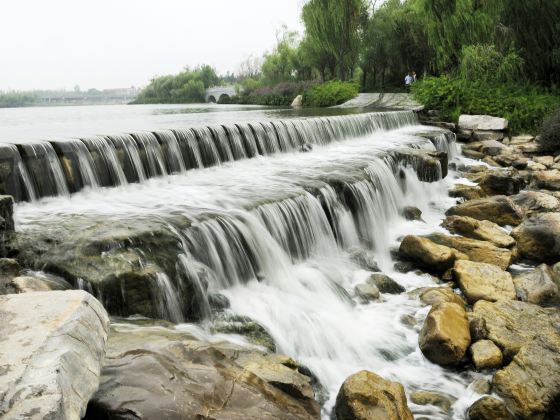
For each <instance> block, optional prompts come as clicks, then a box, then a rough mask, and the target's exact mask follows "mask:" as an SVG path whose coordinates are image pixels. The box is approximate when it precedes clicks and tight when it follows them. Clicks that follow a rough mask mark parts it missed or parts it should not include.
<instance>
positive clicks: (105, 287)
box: [0, 112, 560, 419]
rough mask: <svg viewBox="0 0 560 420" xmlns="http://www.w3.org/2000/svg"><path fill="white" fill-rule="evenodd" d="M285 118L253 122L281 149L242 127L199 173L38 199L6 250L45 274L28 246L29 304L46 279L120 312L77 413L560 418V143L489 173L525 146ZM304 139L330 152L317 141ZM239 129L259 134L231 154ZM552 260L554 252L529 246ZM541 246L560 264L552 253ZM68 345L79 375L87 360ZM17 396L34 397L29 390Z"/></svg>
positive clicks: (402, 118) (22, 275)
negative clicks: (555, 179) (543, 181)
mask: <svg viewBox="0 0 560 420" xmlns="http://www.w3.org/2000/svg"><path fill="white" fill-rule="evenodd" d="M467 120H468V119H467ZM471 123H472V120H471ZM485 123H488V121H486V120H485ZM491 123H492V124H490V125H487V126H481V125H477V127H476V129H474V127H473V130H472V131H473V133H471V135H472V136H473V137H474V136H476V137H477V138H478V137H480V136H481V135H482V134H481V131H480V129H482V128H484V132H485V133H486V134H485V135H487V136H490V133H491V134H492V135H493V136H494V137H500V136H503V137H504V138H505V137H507V133H505V132H504V131H503V128H504V126H505V122H503V121H494V120H491ZM494 123H498V125H493V124H494ZM477 124H478V123H477ZM500 124H501V125H500ZM270 127H276V130H282V131H281V133H283V135H282V136H280V135H278V136H277V137H276V136H275V138H276V139H277V140H278V141H280V139H282V143H279V146H278V147H277V148H272V149H270V151H268V149H266V147H267V146H266V145H269V146H270V147H272V146H271V145H270V144H269V143H268V142H267V141H264V139H265V138H266V139H269V140H271V137H270V133H273V132H276V131H274V130H272V131H271V130H266V126H264V125H263V130H260V131H258V133H257V132H256V131H255V130H251V132H254V133H256V138H255V150H257V151H258V150H260V149H259V146H258V145H261V146H262V147H264V149H263V150H266V151H267V154H266V155H265V156H255V158H253V159H250V158H249V157H252V156H247V155H245V156H243V154H240V151H241V150H242V149H243V150H245V148H246V146H247V144H248V143H246V141H247V139H246V137H245V135H246V134H244V132H243V131H240V133H241V137H240V140H241V143H230V138H232V139H233V138H237V137H230V136H229V135H227V132H226V135H225V136H210V137H208V138H209V139H210V138H213V139H214V140H215V141H216V143H214V144H215V147H216V150H215V153H212V150H210V149H207V150H206V149H205V152H204V153H203V155H201V158H202V160H203V161H204V168H202V167H193V168H189V169H188V176H183V175H181V172H179V174H176V175H168V176H155V175H154V177H153V178H152V179H149V180H145V181H143V182H142V183H138V184H132V183H131V184H128V185H126V186H124V187H123V186H121V187H118V186H117V187H116V188H98V189H95V188H92V189H91V190H86V191H82V192H76V193H74V195H72V196H71V197H69V198H68V197H52V198H48V199H46V200H44V201H42V202H37V203H25V204H24V203H22V204H20V205H18V206H16V220H17V223H18V224H17V229H16V230H17V237H18V238H17V241H16V245H15V246H14V248H16V249H17V250H19V253H18V252H17V251H14V250H11V251H9V252H10V254H9V255H8V254H7V253H6V256H12V257H17V259H18V261H19V264H20V265H21V266H23V268H22V267H18V261H11V260H10V264H11V267H13V269H12V271H11V274H10V275H6V276H5V278H4V279H3V284H4V285H6V287H7V288H8V292H9V293H12V294H11V295H8V297H6V298H4V299H9V300H13V302H14V303H12V304H11V306H10V314H11V315H10V317H14V318H17V317H19V316H21V314H19V313H18V309H17V308H22V312H24V313H25V311H24V310H23V308H26V307H30V306H32V305H39V306H40V305H44V303H41V302H42V301H41V299H45V298H44V297H43V295H45V294H46V295H48V294H49V293H55V294H62V295H65V294H66V293H69V292H64V291H51V292H46V293H43V294H37V293H33V291H36V290H45V289H49V290H61V289H67V288H72V287H74V288H76V287H79V288H81V289H84V290H87V291H89V292H90V293H91V294H93V295H95V296H96V297H97V298H98V299H99V301H100V302H102V303H103V305H104V307H105V309H104V311H105V310H106V311H108V312H109V313H110V314H111V315H112V323H111V327H110V330H109V331H108V335H107V324H106V321H104V317H105V316H106V315H102V316H100V317H99V319H100V322H99V324H95V327H93V325H92V328H95V331H97V332H96V334H95V335H92V336H87V335H86V336H84V337H82V335H79V336H80V337H81V338H80V341H83V342H84V343H85V347H86V348H87V349H89V350H88V351H87V354H88V355H92V356H88V357H90V358H91V360H92V362H89V363H88V366H90V371H91V372H93V373H94V375H93V376H92V377H91V382H88V384H87V386H84V387H83V388H81V391H80V394H81V397H76V396H74V397H72V398H73V401H74V402H75V406H74V410H77V411H73V413H80V415H84V414H86V416H87V417H86V418H92V419H94V418H100V416H101V417H102V416H107V415H114V416H115V415H124V413H129V412H134V413H135V415H136V416H138V417H139V418H145V419H149V418H156V417H157V416H158V415H161V411H162V410H166V412H168V413H172V416H175V417H176V418H184V417H188V416H192V415H201V416H212V417H214V418H224V419H225V418H227V419H231V418H247V417H249V418H286V419H288V418H290V419H291V418H302V419H307V418H318V417H323V418H328V417H329V416H330V415H331V412H334V413H336V415H337V416H338V418H339V419H345V418H352V419H354V418H359V419H361V418H370V417H368V416H370V415H372V413H375V412H379V411H380V410H381V411H383V412H384V413H385V414H386V417H387V418H404V419H408V418H412V415H414V416H416V417H426V418H457V419H462V418H466V417H467V412H470V416H471V418H473V419H474V418H496V413H502V414H501V415H502V418H508V417H507V415H508V414H507V412H506V411H504V410H506V409H507V410H509V411H510V412H513V413H517V414H519V415H521V416H527V417H531V416H532V417H538V416H543V415H545V413H550V412H554V411H553V410H554V409H555V406H554V404H555V402H554V401H556V398H557V396H558V392H559V390H558V386H557V384H558V383H560V381H558V380H557V379H558V376H557V374H558V373H557V372H556V369H557V364H556V365H555V364H554V361H555V360H556V359H557V357H558V353H557V351H558V349H557V347H555V346H556V345H557V339H558V331H557V330H555V328H556V327H555V325H556V324H555V323H556V322H557V316H558V309H557V306H555V305H557V303H556V302H557V301H556V299H557V297H558V284H557V280H556V278H557V277H556V272H557V270H555V266H554V265H552V264H553V263H556V262H557V257H558V259H560V256H558V255H557V254H556V253H555V252H556V251H555V250H554V247H553V246H550V247H548V248H550V250H548V249H547V250H546V251H547V253H548V254H546V260H545V258H544V256H545V253H544V251H543V250H542V249H538V248H537V249H533V247H535V246H538V244H539V242H538V241H535V240H534V235H537V237H538V239H539V240H545V241H551V240H552V238H556V236H557V234H559V233H560V232H557V230H555V229H556V225H555V220H556V219H555V217H557V216H556V215H557V214H558V213H556V212H557V211H559V210H560V201H558V198H557V197H556V196H555V192H553V191H548V192H542V191H538V192H537V191H533V190H530V191H522V190H523V188H525V187H527V188H533V179H540V178H541V177H542V175H543V174H542V172H548V170H543V169H538V168H534V167H533V165H532V163H529V160H533V159H537V160H539V159H540V160H542V161H546V162H548V161H549V160H550V159H549V158H546V159H542V158H543V156H537V154H532V155H531V154H529V153H530V152H529V150H531V149H530V148H529V147H528V146H523V147H521V145H523V144H526V145H527V144H533V146H534V144H535V143H534V141H532V140H531V139H526V140H527V142H526V143H518V142H520V141H521V140H520V139H516V140H514V139H513V138H511V139H508V140H507V141H506V143H508V144H509V145H511V144H512V142H513V143H514V145H515V147H513V146H511V149H509V148H508V149H507V150H508V151H513V152H515V153H518V152H520V151H521V150H522V153H523V158H524V159H527V168H532V169H526V170H524V171H522V172H515V171H516V170H515V169H510V168H492V167H490V166H489V164H490V163H491V162H490V160H489V159H492V161H494V162H495V161H496V160H497V161H500V160H501V159H505V156H506V155H507V153H505V152H502V148H501V147H498V146H497V144H496V143H494V142H498V141H497V140H489V141H490V142H489V143H484V142H482V141H481V142H480V143H481V146H480V151H479V153H482V154H483V155H476V156H475V155H471V157H479V158H484V159H485V162H484V163H482V164H478V163H476V162H474V161H472V160H464V159H463V158H460V157H459V155H457V151H456V149H455V147H454V146H455V145H454V141H453V140H454V137H453V136H452V135H451V134H449V133H448V132H447V131H445V130H442V129H435V128H430V127H427V126H419V125H417V122H416V120H415V117H414V114H412V113H409V112H400V113H382V114H364V115H361V116H346V117H335V118H332V117H327V118H318V119H311V120H305V122H303V121H302V122H297V123H294V125H293V126H292V125H289V124H287V122H286V121H284V122H273V123H272V124H271V125H270ZM282 127H285V130H284V129H282ZM447 127H448V128H451V129H453V130H455V129H456V127H454V126H447ZM461 129H463V130H466V129H467V127H466V126H462V127H461ZM209 132H211V131H209ZM474 133H476V134H474ZM193 138H194V137H193ZM196 138H197V139H198V137H196ZM295 139H299V140H298V141H302V140H306V142H305V143H306V144H308V145H311V146H312V147H306V148H301V147H295V146H294V144H293V141H294V140H295ZM326 139H329V140H328V141H327V140H326ZM179 140H180V139H179ZM180 141H182V140H180ZM197 141H200V139H198V140H197ZM484 141H488V140H484ZM499 143H500V144H501V145H502V146H503V147H509V146H508V145H504V143H503V142H499ZM131 144H132V143H131ZM180 144H181V143H180ZM189 144H191V145H192V143H189ZM201 144H202V143H201ZM228 144H232V145H235V144H238V145H239V144H242V145H243V148H242V149H235V150H233V149H232V153H231V156H232V159H231V160H228V161H223V162H221V161H220V159H221V157H220V156H222V152H223V150H222V148H223V147H226V146H227V145H228ZM469 144H473V143H469ZM280 145H282V147H280ZM232 147H233V146H232ZM473 147H474V144H473ZM464 148H465V151H466V152H467V154H468V145H465V146H464ZM496 148H498V149H499V150H500V152H499V153H496V150H495V149H496ZM284 149H286V150H284ZM435 149H437V150H438V152H435ZM179 150H182V149H181V148H180V147H179ZM164 152H166V151H164ZM445 152H448V154H447V153H445ZM142 153H144V152H142ZM539 153H540V152H539ZM487 155H488V156H487ZM154 156H155V155H154ZM223 156H227V154H224V155H223ZM500 156H501V157H500ZM234 157H235V158H234ZM216 159H218V160H216ZM519 159H521V157H519ZM553 160H554V159H553ZM504 161H505V160H504ZM143 162H144V161H143V160H140V161H139V164H143ZM212 162H213V164H211V163H212ZM448 162H449V163H450V166H449V169H450V171H449V174H448V171H447V167H448ZM207 164H208V165H207ZM553 164H554V163H552V164H550V165H551V166H550V170H554V167H553V166H552V165H553ZM146 165H147V166H146V167H147V168H148V167H149V165H148V161H146ZM162 165H163V167H166V163H165V161H164V160H162ZM179 166H180V165H179ZM286 168H289V169H286ZM539 171H540V172H539ZM93 173H95V171H93ZM442 177H444V179H443V180H442V179H441V178H442ZM535 188H539V189H540V188H543V187H542V186H540V184H538V185H536V186H535ZM496 194H499V195H497V196H496ZM449 195H451V197H450V196H449ZM457 200H459V202H457ZM198 209H200V210H198ZM445 212H447V213H448V215H445V214H444V213H445ZM543 212H546V213H543ZM6 220H9V217H7V218H6ZM535 223H537V224H535ZM538 223H541V225H539V224H538ZM542 223H545V227H543V225H542ZM440 224H441V226H440ZM501 225H504V226H505V229H504V228H502V227H501ZM511 225H517V226H518V227H516V228H515V229H514V230H513V231H512V230H511V229H510V228H509V227H508V226H511ZM535 226H537V227H536V228H535V229H533V227H535ZM543 232H544V233H543ZM543 234H547V235H549V236H547V237H543V236H541V235H543ZM531 235H533V236H531ZM545 243H551V244H553V243H554V242H545ZM7 252H8V251H7ZM534 255H537V257H538V258H540V259H541V260H540V261H536V262H530V261H528V259H530V258H532V259H534ZM541 261H545V262H546V263H548V264H551V266H550V268H548V267H543V266H541V267H539V268H533V266H534V265H535V263H538V262H541ZM6 264H7V260H6ZM520 264H525V265H521V266H520ZM5 266H6V267H8V265H5ZM26 267H27V270H26ZM29 268H32V269H33V270H37V269H41V270H43V272H42V273H38V272H37V271H29ZM559 271H560V270H559ZM541 273H544V274H543V275H541ZM54 274H56V276H55V275H54ZM545 274H546V275H547V276H548V277H546V276H545ZM543 278H544V279H543ZM541 283H542V284H543V286H542V289H543V290H544V291H542V290H541ZM555 287H556V288H555ZM38 288H41V289H38ZM16 292H31V293H28V294H27V295H22V294H17V295H14V294H13V293H16ZM72 293H76V292H72ZM77 293H82V294H81V295H75V296H72V299H70V301H71V302H74V303H73V304H72V305H73V306H70V307H67V306H64V305H63V304H61V305H59V306H58V308H60V309H59V310H61V311H63V310H64V311H66V310H67V309H68V313H73V311H74V310H75V309H70V308H82V307H83V305H84V304H83V302H89V301H88V299H92V298H91V297H87V298H86V296H89V295H88V294H86V293H84V292H77ZM15 296H17V298H16V297H15ZM53 296H54V295H53ZM14 299H16V300H17V301H16V300H14ZM18 299H19V300H18ZM47 299H48V298H47ZM88 305H89V306H94V307H95V308H97V306H96V304H91V303H88V304H87V305H86V306H88ZM80 311H81V310H80ZM40 313H41V312H40V311H37V314H40ZM138 314H140V315H142V316H138ZM30 316H31V315H30ZM38 316H39V315H38ZM81 316H85V317H86V318H87V319H90V318H91V313H90V312H88V311H83V313H82V314H81V315H80V316H79V317H78V319H79V318H80V317H81ZM124 317H126V318H124ZM147 317H149V318H151V319H148V318H147ZM162 318H165V319H166V320H165V321H164V320H159V319H162ZM66 319H67V318H60V320H59V321H57V322H61V325H60V326H59V327H57V328H54V329H53V331H55V332H56V333H54V332H53V334H52V336H53V337H58V338H57V339H58V340H62V341H60V342H59V347H61V348H65V346H66V343H65V342H64V340H69V341H71V337H72V336H75V334H74V332H73V331H75V330H74V329H75V328H76V326H77V325H79V322H76V318H73V317H70V318H68V324H66V323H65V320H66ZM28 322H29V324H30V325H35V323H38V320H33V319H29V320H28ZM449 322H451V324H449ZM69 325H70V326H72V328H74V329H72V328H70V329H65V328H66V327H67V326H69ZM535 325H537V326H538V328H532V327H534V326H535ZM65 326H66V327H65ZM2 328H4V326H2ZM60 331H64V332H63V334H62V335H61V334H60ZM78 334H80V333H79V331H78ZM107 336H108V342H107V343H105V340H106V339H107ZM17 346H18V344H17V341H15V342H14V343H13V344H11V348H13V349H14V352H12V353H17V351H16V350H17ZM98 348H103V349H104V351H105V352H106V356H105V357H104V358H102V355H101V356H100V355H99V351H97V350H96V349H98ZM85 351H86V350H84V352H85ZM281 354H287V355H288V356H281ZM38 355H39V356H40V351H39V350H38ZM96 355H97V356H96ZM541 356H542V357H541ZM61 360H62V366H63V368H62V369H61V371H69V372H74V369H73V368H71V366H72V364H71V362H68V361H67V359H61ZM70 360H71V359H70ZM88 360H90V359H88ZM11 363H14V362H13V361H12V362H11ZM65 363H70V364H65ZM67 367H68V369H67ZM363 369H368V370H369V371H370V372H369V373H367V372H361V373H358V372H359V371H361V370H363ZM545 371H546V374H544V373H543V372H545ZM76 372H77V371H76ZM96 372H97V373H96ZM492 377H493V379H492ZM526 377H529V378H534V382H531V381H533V379H531V380H530V381H527V380H526ZM96 378H99V379H97V380H98V381H99V386H98V387H97V388H95V387H94V386H93V385H91V384H92V383H95V382H96ZM519 378H524V379H523V381H521V382H520V381H519ZM78 379H79V378H78V377H77V376H72V377H70V378H69V379H68V381H69V382H72V380H78ZM489 379H490V380H489ZM397 382H398V383H397ZM537 382H538V386H537V385H536V383H537ZM23 383H25V382H23ZM399 383H400V384H402V385H400V384H399ZM154 384H159V385H160V386H154ZM520 390H521V391H520ZM535 390H536V391H535ZM534 391H535V392H536V393H535V394H530V393H531V392H534ZM62 392H63V393H64V391H62ZM55 394H56V393H55ZM55 394H53V395H54V397H56V396H57V395H58V396H60V394H56V395H55ZM49 395H50V394H49ZM92 395H93V396H92ZM525 395H529V397H525ZM39 397H40V395H39V394H37V395H36V396H34V397H33V398H28V401H29V403H27V405H26V407H29V406H32V405H33V401H37V400H36V399H35V398H39ZM482 397H483V398H482ZM496 397H498V398H504V400H505V406H504V405H503V403H501V402H500V400H499V399H496ZM481 398H482V400H481ZM88 402H89V405H88V408H87V410H86V405H87V404H88ZM1 404H2V405H0V407H1V408H2V410H7V409H10V410H14V409H15V408H14V407H23V406H24V405H22V403H21V401H20V400H18V399H17V398H16V397H14V396H10V397H9V398H8V397H3V399H2V400H1ZM473 404H474V406H473ZM471 406H473V408H470V407H471ZM76 407H77V408H76ZM484 410H486V411H484ZM489 412H490V413H492V414H488V413H489ZM484 413H486V414H484ZM74 415H77V414H74ZM492 416H494V417H492Z"/></svg>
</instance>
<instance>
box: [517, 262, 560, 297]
mask: <svg viewBox="0 0 560 420" xmlns="http://www.w3.org/2000/svg"><path fill="white" fill-rule="evenodd" d="M558 277H559V276H558V275H557V274H556V273H555V272H554V271H553V270H552V269H551V268H550V267H549V266H548V265H546V264H541V265H539V266H538V267H537V268H535V269H534V270H531V271H529V272H526V273H522V274H520V275H518V276H515V277H514V278H513V283H514V284H515V290H516V292H517V297H518V298H519V299H520V300H522V301H523V302H529V303H534V304H537V305H543V304H551V303H552V304H554V303H559V302H560V291H559V288H558V284H559V283H560V282H559V280H558Z"/></svg>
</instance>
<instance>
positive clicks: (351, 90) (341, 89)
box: [303, 80, 358, 107]
mask: <svg viewBox="0 0 560 420" xmlns="http://www.w3.org/2000/svg"><path fill="white" fill-rule="evenodd" d="M357 94H358V85H356V84H355V83H351V82H341V81H338V80H333V81H330V82H327V83H323V84H321V85H317V86H315V87H313V88H311V89H309V90H308V91H306V92H305V93H304V95H303V104H304V105H305V106H312V107H325V106H334V105H340V104H341V103H343V102H346V101H348V100H350V99H352V98H354V97H355V96H356V95H357Z"/></svg>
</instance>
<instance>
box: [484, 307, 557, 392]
mask: <svg viewBox="0 0 560 420" xmlns="http://www.w3.org/2000/svg"><path fill="white" fill-rule="evenodd" d="M473 316H474V317H477V318H483V319H484V322H485V324H486V328H487V330H488V334H487V338H488V339H489V340H492V341H493V342H494V343H495V344H496V345H497V346H498V347H499V348H500V349H501V350H502V353H503V355H504V360H505V361H506V362H509V361H510V360H511V359H512V358H513V357H514V356H515V354H517V352H519V350H520V349H521V348H522V347H523V346H525V345H527V344H530V343H533V342H535V341H537V342H540V343H544V344H543V345H545V346H547V347H550V348H557V347H560V334H559V333H558V329H557V325H558V323H559V322H560V311H559V310H558V309H548V308H547V309H545V308H541V307H540V306H537V305H532V304H530V303H525V302H519V301H515V300H502V301H498V302H495V303H492V302H488V301H484V300H479V301H478V302H477V303H476V304H475V305H474V307H473ZM559 383H560V382H559Z"/></svg>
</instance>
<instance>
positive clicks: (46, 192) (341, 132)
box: [0, 111, 456, 201]
mask: <svg viewBox="0 0 560 420" xmlns="http://www.w3.org/2000/svg"><path fill="white" fill-rule="evenodd" d="M416 124H418V121H417V118H416V115H415V114H414V113H413V112H408V111H402V112H377V113H367V114H358V115H345V116H333V117H317V118H305V119H293V120H285V121H282V120H278V121H272V122H266V121H265V122H258V123H255V122H252V123H238V124H235V125H229V126H228V125H218V126H206V127H196V128H186V129H175V130H161V131H155V132H149V131H146V132H138V133H131V134H120V135H108V136H94V137H86V138H81V139H76V140H55V141H52V142H40V143H24V144H20V145H19V146H18V154H20V153H21V161H22V163H21V164H16V165H15V166H17V167H18V168H20V169H18V171H19V173H20V174H21V175H20V178H22V179H23V180H22V181H21V182H22V183H23V186H21V187H18V186H17V185H16V184H14V183H13V182H11V181H10V180H9V179H8V177H9V175H7V176H6V175H2V174H1V173H0V185H1V184H4V185H5V193H8V194H12V195H13V196H14V197H15V198H16V200H17V201H21V200H25V199H31V200H35V199H38V198H41V197H44V196H52V195H67V194H69V193H75V192H77V191H79V190H81V189H82V188H84V187H90V188H98V187H113V186H122V185H126V184H128V183H135V182H145V181H146V180H147V179H149V178H155V177H159V176H166V175H168V174H177V173H183V172H185V171H187V170H192V169H198V168H203V167H204V168H207V167H211V166H217V165H221V164H222V163H225V162H233V161H239V160H244V159H247V158H254V157H256V156H268V155H273V154H277V153H285V152H293V151H308V150H310V149H311V147H312V146H313V145H317V146H325V145H328V144H331V143H333V142H337V141H344V140H348V139H351V138H356V137H362V136H365V135H369V134H372V133H374V132H375V131H379V130H392V129H396V128H401V127H406V126H412V125H416ZM428 137H430V139H431V140H432V141H433V142H434V144H435V145H436V147H437V148H438V150H440V149H441V150H442V151H448V152H449V153H450V154H451V155H453V153H456V151H455V150H456V149H455V146H454V142H452V139H451V138H450V137H449V134H446V133H443V132H441V131H440V132H439V133H437V132H433V133H432V134H431V135H430V136H428ZM53 147H54V148H53ZM2 176H5V178H6V179H2ZM23 190H25V191H23Z"/></svg>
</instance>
